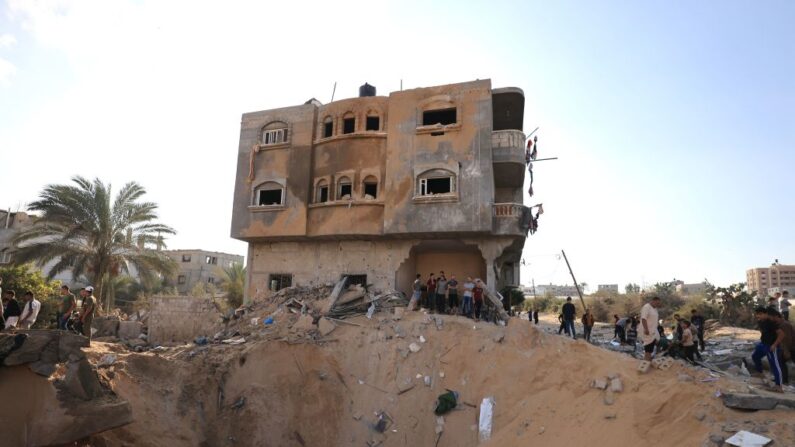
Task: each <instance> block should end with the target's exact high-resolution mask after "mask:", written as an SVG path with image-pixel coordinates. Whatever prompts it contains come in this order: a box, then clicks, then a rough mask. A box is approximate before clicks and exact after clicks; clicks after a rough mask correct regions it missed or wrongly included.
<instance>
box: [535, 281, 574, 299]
mask: <svg viewBox="0 0 795 447" xmlns="http://www.w3.org/2000/svg"><path fill="white" fill-rule="evenodd" d="M536 294H537V296H541V295H546V294H550V295H553V296H559V297H562V296H571V297H576V296H578V295H579V294H578V293H577V287H576V286H573V285H572V286H570V285H563V286H559V285H556V284H546V285H545V284H539V285H537V286H536Z"/></svg>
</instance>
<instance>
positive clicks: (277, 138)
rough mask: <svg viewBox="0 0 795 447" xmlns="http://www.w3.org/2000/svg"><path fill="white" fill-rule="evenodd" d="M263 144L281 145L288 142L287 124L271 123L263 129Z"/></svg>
mask: <svg viewBox="0 0 795 447" xmlns="http://www.w3.org/2000/svg"><path fill="white" fill-rule="evenodd" d="M261 142H262V144H279V143H286V142H287V124H285V123H282V122H275V123H270V124H268V125H267V126H265V127H264V128H263V129H262V140H261Z"/></svg>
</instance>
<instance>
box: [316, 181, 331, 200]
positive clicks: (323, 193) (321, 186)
mask: <svg viewBox="0 0 795 447" xmlns="http://www.w3.org/2000/svg"><path fill="white" fill-rule="evenodd" d="M315 202H317V203H326V202H328V183H326V181H325V180H323V181H321V182H319V183H318V184H317V195H316V196H315Z"/></svg>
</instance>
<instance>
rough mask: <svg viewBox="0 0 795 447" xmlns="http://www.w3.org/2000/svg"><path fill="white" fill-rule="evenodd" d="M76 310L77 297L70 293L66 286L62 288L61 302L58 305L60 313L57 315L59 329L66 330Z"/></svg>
mask: <svg viewBox="0 0 795 447" xmlns="http://www.w3.org/2000/svg"><path fill="white" fill-rule="evenodd" d="M76 308H77V301H75V296H74V295H72V294H71V293H69V286H67V285H65V284H64V285H63V286H61V302H60V303H59V304H58V313H57V315H56V316H57V318H58V329H61V330H64V331H65V330H66V323H67V322H68V321H69V317H71V316H72V312H73V311H74V310H75V309H76Z"/></svg>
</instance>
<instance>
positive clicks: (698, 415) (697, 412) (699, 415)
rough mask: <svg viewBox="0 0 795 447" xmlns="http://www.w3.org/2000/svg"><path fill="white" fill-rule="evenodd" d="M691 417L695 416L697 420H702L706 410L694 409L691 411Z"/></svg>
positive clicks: (705, 415)
mask: <svg viewBox="0 0 795 447" xmlns="http://www.w3.org/2000/svg"><path fill="white" fill-rule="evenodd" d="M693 417H694V418H696V419H697V420H699V421H703V420H704V418H706V417H707V412H706V411H704V410H695V411H694V412H693Z"/></svg>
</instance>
